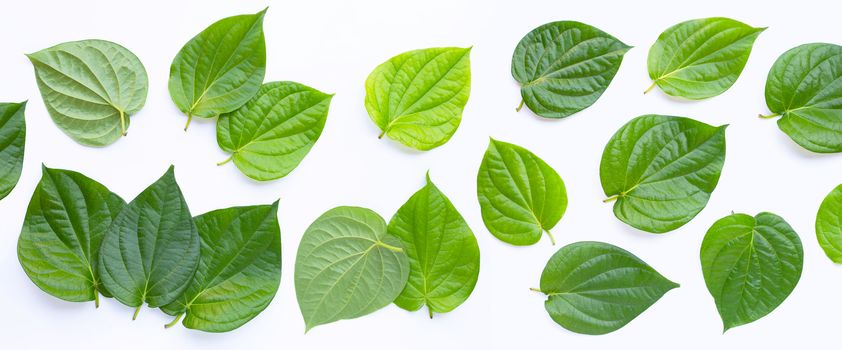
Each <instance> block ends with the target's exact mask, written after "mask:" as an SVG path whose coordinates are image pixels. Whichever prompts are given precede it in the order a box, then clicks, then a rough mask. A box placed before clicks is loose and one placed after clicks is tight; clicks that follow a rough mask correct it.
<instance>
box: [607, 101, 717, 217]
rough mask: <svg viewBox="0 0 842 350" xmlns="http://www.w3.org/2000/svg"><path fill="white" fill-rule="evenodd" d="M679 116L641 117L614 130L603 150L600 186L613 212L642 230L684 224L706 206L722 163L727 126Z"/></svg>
mask: <svg viewBox="0 0 842 350" xmlns="http://www.w3.org/2000/svg"><path fill="white" fill-rule="evenodd" d="M726 126H727V125H723V126H720V127H713V126H710V125H707V124H705V123H702V122H699V121H696V120H693V119H689V118H683V117H671V116H664V115H644V116H640V117H637V118H635V119H633V120H632V121H630V122H628V123H627V124H626V125H624V126H623V127H622V128H620V130H618V131H617V133H616V134H614V136H612V137H611V140H610V141H608V144H607V145H606V146H605V151H604V152H603V153H602V162H601V164H600V168H599V176H600V180H601V181H602V189H603V191H605V195H606V196H609V198H608V199H606V200H605V202H610V201H613V200H616V201H617V202H616V203H614V215H615V216H617V218H618V219H620V220H622V221H623V222H625V223H627V224H629V225H631V226H633V227H635V228H637V229H639V230H643V231H647V232H651V233H664V232H668V231H672V230H674V229H676V228H679V227H681V226H683V225H684V224H686V223H688V222H689V221H690V220H692V219H693V217H695V216H696V214H698V213H699V212H700V211H702V209H704V207H705V205H707V202H708V199H709V198H710V195H711V193H712V192H713V190H714V188H716V184H717V182H719V175H720V174H721V173H722V165H723V163H724V162H725V128H726Z"/></svg>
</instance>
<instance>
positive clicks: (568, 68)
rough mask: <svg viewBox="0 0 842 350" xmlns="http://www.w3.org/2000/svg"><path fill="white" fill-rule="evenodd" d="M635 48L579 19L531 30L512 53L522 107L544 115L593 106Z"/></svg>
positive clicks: (552, 116)
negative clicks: (627, 55) (626, 56)
mask: <svg viewBox="0 0 842 350" xmlns="http://www.w3.org/2000/svg"><path fill="white" fill-rule="evenodd" d="M629 49H631V46H628V45H626V44H624V43H623V42H621V41H620V40H617V38H615V37H613V36H611V35H609V34H608V33H605V32H603V31H601V30H599V29H597V28H595V27H592V26H589V25H587V24H584V23H579V22H574V21H560V22H552V23H547V24H544V25H542V26H540V27H538V28H535V29H534V30H532V31H531V32H529V34H526V36H525V37H523V39H520V42H519V43H518V45H517V48H515V52H514V54H513V55H512V76H513V77H514V78H515V80H517V82H518V83H520V85H521V88H520V95H521V97H522V98H523V100H522V102H521V106H519V107H518V110H520V108H521V107H522V106H523V103H526V106H527V107H529V109H530V110H532V112H534V113H535V114H537V115H539V116H542V117H545V118H564V117H567V116H569V115H571V114H574V113H576V112H579V111H581V110H583V109H585V108H588V107H590V105H592V104H594V102H596V100H598V99H599V97H600V96H602V93H603V92H605V89H607V88H608V84H611V80H612V79H614V75H615V74H617V70H618V69H620V63H621V62H622V61H623V55H625V54H626V52H627V51H628V50H629Z"/></svg>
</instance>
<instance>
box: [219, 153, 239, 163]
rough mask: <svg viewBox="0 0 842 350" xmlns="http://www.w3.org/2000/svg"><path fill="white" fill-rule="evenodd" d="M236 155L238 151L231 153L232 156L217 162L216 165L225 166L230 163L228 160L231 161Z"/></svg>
mask: <svg viewBox="0 0 842 350" xmlns="http://www.w3.org/2000/svg"><path fill="white" fill-rule="evenodd" d="M235 155H237V152H234V153H231V156H230V157H228V159H226V160H223V161H221V162H219V163H216V165H217V166H223V165H225V164H228V162H230V161H232V160H234V156H235Z"/></svg>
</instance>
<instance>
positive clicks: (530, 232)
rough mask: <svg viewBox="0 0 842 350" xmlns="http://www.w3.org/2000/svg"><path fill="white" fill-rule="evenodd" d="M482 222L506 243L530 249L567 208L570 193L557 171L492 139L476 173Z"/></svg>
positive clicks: (521, 151)
mask: <svg viewBox="0 0 842 350" xmlns="http://www.w3.org/2000/svg"><path fill="white" fill-rule="evenodd" d="M477 197H478V198H479V204H480V208H481V209H482V221H483V222H484V223H485V227H486V228H488V231H489V232H491V234H493V235H494V237H497V238H498V239H500V240H501V241H503V242H506V243H510V244H514V245H531V244H535V243H537V242H538V240H540V239H541V236H542V235H543V233H544V232H547V236H549V237H550V241H552V242H553V244H555V240H554V239H553V236H552V235H551V234H550V230H551V229H552V228H553V227H555V225H556V224H557V223H558V221H559V220H561V216H562V215H564V211H565V210H566V209H567V190H566V189H565V187H564V182H563V181H562V180H561V177H560V176H559V175H558V173H556V172H555V170H553V168H551V167H550V166H549V165H547V163H545V162H544V161H543V160H542V159H541V158H538V156H536V155H535V154H533V153H532V152H530V151H528V150H527V149H525V148H523V147H520V146H517V145H513V144H511V143H506V142H502V141H497V140H494V139H491V141H490V142H489V144H488V149H487V150H486V151H485V156H484V157H483V158H482V164H481V165H480V168H479V174H478V175H477Z"/></svg>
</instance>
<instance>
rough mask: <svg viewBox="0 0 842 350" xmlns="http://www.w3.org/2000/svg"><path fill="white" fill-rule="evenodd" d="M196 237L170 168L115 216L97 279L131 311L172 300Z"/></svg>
mask: <svg viewBox="0 0 842 350" xmlns="http://www.w3.org/2000/svg"><path fill="white" fill-rule="evenodd" d="M199 246H200V241H199V235H198V234H197V232H196V225H195V224H194V223H193V218H192V217H191V216H190V210H189V209H188V208H187V203H185V202H184V197H183V196H182V194H181V189H180V188H179V187H178V184H177V183H176V181H175V172H174V170H173V167H170V168H169V170H167V172H166V174H164V176H162V177H161V178H160V179H158V181H156V182H155V183H153V184H152V185H150V186H149V187H147V188H146V189H145V190H143V192H141V193H140V194H139V195H138V196H137V197H135V199H133V200H132V201H131V202H130V203H129V204H128V205H126V206H125V207H123V210H121V211H120V213H119V214H118V215H117V217H116V218H115V219H114V221H113V222H112V223H111V226H110V227H109V228H108V230H107V232H106V233H105V237H104V238H103V240H102V248H101V249H100V255H99V261H100V272H99V275H100V278H101V279H102V283H103V285H104V286H105V289H107V290H108V291H109V292H111V294H113V295H114V298H115V299H117V300H119V301H120V302H121V303H123V304H125V305H127V306H131V307H135V308H136V309H135V313H134V318H136V317H137V314H138V312H139V311H140V307H141V306H142V305H143V304H144V303H146V304H148V305H149V307H152V308H156V307H161V306H164V305H167V304H169V303H172V302H173V301H175V299H176V298H177V297H178V296H180V295H181V293H182V292H184V290H185V289H186V288H187V286H188V285H189V283H190V281H191V280H192V279H193V273H194V272H195V271H196V267H197V266H198V264H199V254H200V253H199Z"/></svg>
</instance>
